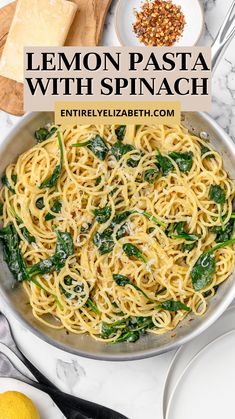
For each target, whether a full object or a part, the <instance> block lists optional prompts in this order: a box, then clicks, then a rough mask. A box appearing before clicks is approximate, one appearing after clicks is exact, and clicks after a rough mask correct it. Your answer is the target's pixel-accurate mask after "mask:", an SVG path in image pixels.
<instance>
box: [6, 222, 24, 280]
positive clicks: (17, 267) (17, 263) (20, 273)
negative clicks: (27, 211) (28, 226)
mask: <svg viewBox="0 0 235 419" xmlns="http://www.w3.org/2000/svg"><path fill="white" fill-rule="evenodd" d="M0 239H1V241H2V244H3V251H4V257H5V261H6V263H7V265H8V267H9V269H10V271H11V272H12V274H13V276H14V278H15V279H16V280H17V281H18V282H22V281H24V280H28V274H27V269H26V264H25V261H24V258H23V256H22V254H21V251H20V246H19V245H20V240H19V236H18V234H17V231H16V228H15V226H14V224H13V223H9V224H8V225H7V226H6V227H4V228H2V229H1V230H0Z"/></svg>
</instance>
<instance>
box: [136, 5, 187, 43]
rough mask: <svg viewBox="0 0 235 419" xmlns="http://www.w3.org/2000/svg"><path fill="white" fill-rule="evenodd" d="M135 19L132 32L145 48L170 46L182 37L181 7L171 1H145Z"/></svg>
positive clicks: (183, 19)
mask: <svg viewBox="0 0 235 419" xmlns="http://www.w3.org/2000/svg"><path fill="white" fill-rule="evenodd" d="M135 17H136V21H135V23H134V24H133V30H134V32H135V34H136V36H137V38H138V39H139V41H140V42H143V43H144V44H145V45H147V46H159V47H163V46H168V47H170V46H172V45H173V44H174V43H175V42H176V41H178V39H179V38H180V37H181V36H182V33H183V30H184V26H185V23H186V22H185V17H184V14H183V12H182V11H181V7H180V6H176V5H175V4H173V3H172V1H171V0H153V1H148V0H147V1H146V2H145V3H143V4H142V6H141V9H140V11H139V12H137V11H136V12H135Z"/></svg>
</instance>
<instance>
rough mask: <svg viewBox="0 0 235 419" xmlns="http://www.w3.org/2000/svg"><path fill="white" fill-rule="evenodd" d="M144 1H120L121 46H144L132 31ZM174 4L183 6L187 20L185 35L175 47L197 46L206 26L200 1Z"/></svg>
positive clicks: (117, 19)
mask: <svg viewBox="0 0 235 419" xmlns="http://www.w3.org/2000/svg"><path fill="white" fill-rule="evenodd" d="M143 1H144V0H119V2H118V5H117V8H116V16H115V28H116V32H117V36H118V39H119V42H120V43H121V45H127V46H136V45H139V46H140V45H142V46H143V45H144V44H142V43H140V42H139V40H138V38H137V37H136V35H135V34H134V32H133V29H132V24H133V23H134V21H135V16H134V10H139V9H140V7H141V4H142V3H143ZM173 3H174V4H176V5H178V6H181V9H182V12H183V13H184V15H185V20H186V25H185V28H184V32H183V35H182V37H181V38H180V39H179V41H178V42H176V43H175V44H174V46H177V47H180V46H192V45H196V43H197V42H198V40H199V38H200V36H201V34H202V30H203V25H204V16H203V10H202V6H201V4H200V2H199V0H173Z"/></svg>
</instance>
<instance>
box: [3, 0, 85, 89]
mask: <svg viewBox="0 0 235 419" xmlns="http://www.w3.org/2000/svg"><path fill="white" fill-rule="evenodd" d="M76 11H77V5H76V4H75V3H72V2H71V1H66V0H18V2H17V6H16V11H15V15H14V18H13V21H12V24H11V27H10V30H9V34H8V37H7V41H6V44H5V47H4V50H3V53H2V57H1V61H0V75H2V76H4V77H7V78H10V79H13V80H16V81H18V82H21V83H23V80H24V68H23V64H24V47H25V46H30V47H31V46H61V45H64V43H65V40H66V37H67V34H68V31H69V29H70V26H71V24H72V21H73V19H74V16H75V13H76Z"/></svg>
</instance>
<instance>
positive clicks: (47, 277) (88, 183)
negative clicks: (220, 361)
mask: <svg viewBox="0 0 235 419" xmlns="http://www.w3.org/2000/svg"><path fill="white" fill-rule="evenodd" d="M36 139H37V144H35V146H34V147H32V148H31V149H30V150H28V151H26V152H25V153H23V154H22V155H21V156H20V157H19V158H18V160H17V162H16V163H14V164H11V165H9V166H8V167H7V169H6V173H5V176H4V177H3V187H2V189H1V194H0V199H1V202H2V208H1V211H2V215H1V219H2V221H3V227H4V228H2V230H1V231H0V238H1V239H2V242H3V247H4V250H5V258H6V262H7V263H8V265H9V268H10V270H11V271H12V273H13V274H14V276H15V278H16V279H17V280H18V281H19V282H22V283H23V287H24V288H25V290H26V292H27V294H28V296H29V301H30V304H31V307H32V311H33V315H34V316H35V317H36V318H37V319H38V320H39V321H41V322H43V323H45V324H47V325H48V326H50V327H53V328H56V329H61V328H65V329H67V331H69V332H73V333H77V334H83V333H89V334H90V335H91V336H92V337H93V338H95V339H97V340H101V341H105V342H123V341H129V342H130V341H132V342H134V341H135V340H137V339H138V338H139V336H140V333H141V332H150V333H155V334H162V333H165V332H167V331H169V330H172V329H174V328H175V327H176V326H177V325H178V324H179V322H180V321H182V320H183V319H184V317H185V316H186V315H187V314H188V312H189V311H192V312H193V313H194V314H195V315H197V316H202V315H203V314H204V313H205V311H206V310H207V306H208V300H209V299H210V298H211V297H213V296H214V294H215V292H216V290H217V288H218V286H219V285H220V284H221V283H222V282H223V281H225V280H226V279H227V278H228V277H229V275H230V274H231V272H232V270H233V267H234V260H235V257H234V256H235V255H234V248H233V243H234V241H235V240H234V238H233V235H234V234H233V233H234V215H233V213H232V201H233V198H234V190H235V189H234V184H233V182H232V181H231V180H230V179H229V177H228V175H227V173H226V171H225V170H224V168H223V162H222V158H221V156H220V154H219V153H218V152H216V151H215V150H213V149H212V148H211V146H210V144H208V143H207V142H206V141H204V140H203V139H201V138H198V137H196V136H195V135H193V134H192V133H190V132H188V130H187V129H186V128H184V127H183V126H173V127H168V126H163V125H149V126H147V125H139V126H137V125H130V126H118V125H84V126H79V125H77V126H70V127H59V128H58V127H52V128H49V127H47V128H41V129H40V130H38V131H37V132H36Z"/></svg>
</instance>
